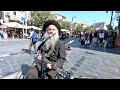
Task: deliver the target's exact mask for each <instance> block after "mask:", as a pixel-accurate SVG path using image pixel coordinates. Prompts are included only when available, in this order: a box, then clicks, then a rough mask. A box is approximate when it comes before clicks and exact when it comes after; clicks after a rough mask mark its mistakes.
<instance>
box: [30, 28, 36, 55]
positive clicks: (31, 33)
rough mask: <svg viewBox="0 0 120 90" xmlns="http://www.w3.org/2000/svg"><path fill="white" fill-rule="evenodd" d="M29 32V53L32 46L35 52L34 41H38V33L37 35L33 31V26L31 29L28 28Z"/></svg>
mask: <svg viewBox="0 0 120 90" xmlns="http://www.w3.org/2000/svg"><path fill="white" fill-rule="evenodd" d="M29 33H30V36H29V38H30V45H29V51H30V53H31V48H32V46H33V47H34V51H35V52H36V42H37V41H38V35H37V33H36V32H35V31H34V29H33V28H31V29H30V30H29Z"/></svg>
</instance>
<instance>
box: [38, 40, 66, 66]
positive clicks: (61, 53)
mask: <svg viewBox="0 0 120 90" xmlns="http://www.w3.org/2000/svg"><path fill="white" fill-rule="evenodd" d="M43 43H44V42H43ZM43 43H42V44H40V46H39V47H38V50H40V49H41V46H42V45H43ZM46 52H47V51H46ZM47 59H48V60H49V63H54V64H55V65H56V66H57V67H59V68H63V64H64V62H65V61H66V50H65V44H64V42H63V41H61V40H58V41H57V43H56V45H55V47H54V50H53V52H52V53H51V54H50V56H49V58H47ZM48 60H47V61H48Z"/></svg>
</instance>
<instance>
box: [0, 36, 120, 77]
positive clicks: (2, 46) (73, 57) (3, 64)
mask: <svg viewBox="0 0 120 90" xmlns="http://www.w3.org/2000/svg"><path fill="white" fill-rule="evenodd" d="M69 41H73V42H72V43H71V44H70V46H71V49H72V50H71V51H70V52H68V53H67V58H68V62H67V63H66V64H65V65H64V68H65V69H66V70H68V71H70V72H71V73H72V75H73V76H74V77H81V76H83V77H90V78H96V79H109V78H110V79H120V55H119V54H120V48H119V47H117V48H112V49H104V48H103V47H98V46H97V47H93V46H92V45H90V48H80V43H79V40H78V39H77V38H70V39H66V40H65V41H64V42H65V43H68V42H69ZM39 43H40V42H38V43H37V46H38V44H39ZM28 45H29V40H14V41H12V40H9V41H0V78H2V77H5V76H7V75H10V74H12V73H15V72H17V71H20V70H22V71H23V70H24V69H23V68H25V67H26V68H27V66H31V64H32V62H33V56H30V55H29V54H27V53H21V49H27V48H28ZM14 53H19V54H15V55H10V54H14Z"/></svg>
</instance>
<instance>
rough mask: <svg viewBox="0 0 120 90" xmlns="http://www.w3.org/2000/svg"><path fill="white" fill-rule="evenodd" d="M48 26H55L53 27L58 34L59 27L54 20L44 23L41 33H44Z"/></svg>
mask: <svg viewBox="0 0 120 90" xmlns="http://www.w3.org/2000/svg"><path fill="white" fill-rule="evenodd" d="M49 25H55V26H56V27H57V29H58V32H59V34H60V30H61V26H60V24H59V23H58V22H57V21H55V20H48V21H46V22H45V23H44V25H43V31H44V32H46V28H47V27H48V26H49Z"/></svg>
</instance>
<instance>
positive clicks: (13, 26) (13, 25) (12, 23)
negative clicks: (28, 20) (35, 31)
mask: <svg viewBox="0 0 120 90" xmlns="http://www.w3.org/2000/svg"><path fill="white" fill-rule="evenodd" d="M3 25H6V26H7V27H12V28H23V25H22V24H19V23H17V22H7V23H3ZM24 28H28V27H27V26H25V25H24Z"/></svg>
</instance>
